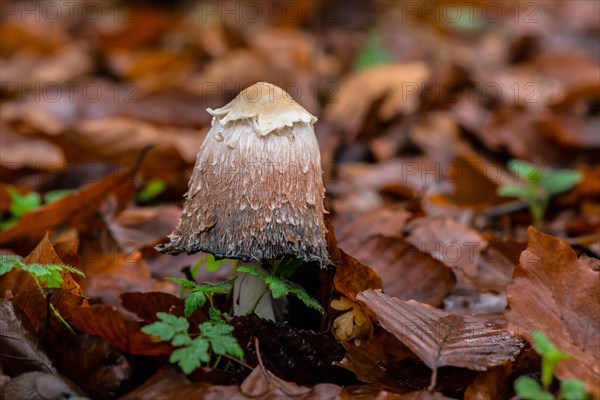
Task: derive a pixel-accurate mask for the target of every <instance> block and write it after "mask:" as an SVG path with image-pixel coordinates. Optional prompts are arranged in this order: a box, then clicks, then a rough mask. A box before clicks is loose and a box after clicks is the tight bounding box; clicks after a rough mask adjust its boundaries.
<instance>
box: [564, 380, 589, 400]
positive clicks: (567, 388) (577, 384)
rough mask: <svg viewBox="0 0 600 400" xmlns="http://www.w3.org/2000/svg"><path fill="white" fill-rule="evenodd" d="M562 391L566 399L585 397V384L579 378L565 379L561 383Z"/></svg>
mask: <svg viewBox="0 0 600 400" xmlns="http://www.w3.org/2000/svg"><path fill="white" fill-rule="evenodd" d="M560 393H561V394H562V396H563V397H564V398H565V400H580V399H585V393H586V392H585V386H584V385H583V382H581V381H578V380H577V379H565V380H564V381H562V382H561V383H560Z"/></svg>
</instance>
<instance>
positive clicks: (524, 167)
mask: <svg viewBox="0 0 600 400" xmlns="http://www.w3.org/2000/svg"><path fill="white" fill-rule="evenodd" d="M508 169H510V171H511V172H512V173H513V174H515V175H516V176H518V177H519V179H521V180H522V181H524V182H527V183H538V182H539V181H540V180H541V179H542V173H541V171H540V169H539V167H538V166H537V165H535V164H533V163H530V162H527V161H523V160H510V161H509V162H508Z"/></svg>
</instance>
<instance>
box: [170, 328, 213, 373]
mask: <svg viewBox="0 0 600 400" xmlns="http://www.w3.org/2000/svg"><path fill="white" fill-rule="evenodd" d="M208 347H209V344H208V341H207V340H206V339H204V338H202V337H197V338H196V339H194V340H192V341H191V342H190V344H189V346H186V347H182V348H180V349H177V350H175V351H174V352H172V353H171V356H170V357H169V362H171V363H177V364H178V365H179V367H180V368H181V370H182V371H183V373H185V374H191V373H192V372H194V370H195V369H196V368H198V367H199V366H200V365H201V364H202V363H207V362H209V361H210V354H209V353H208Z"/></svg>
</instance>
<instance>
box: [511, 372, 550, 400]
mask: <svg viewBox="0 0 600 400" xmlns="http://www.w3.org/2000/svg"><path fill="white" fill-rule="evenodd" d="M515 392H516V393H517V395H518V396H519V397H520V398H522V399H524V400H554V396H552V395H551V394H550V393H548V392H546V391H544V390H543V389H542V388H541V387H540V384H539V383H537V382H536V381H535V380H534V379H532V378H530V377H528V376H520V377H518V378H517V380H516V381H515Z"/></svg>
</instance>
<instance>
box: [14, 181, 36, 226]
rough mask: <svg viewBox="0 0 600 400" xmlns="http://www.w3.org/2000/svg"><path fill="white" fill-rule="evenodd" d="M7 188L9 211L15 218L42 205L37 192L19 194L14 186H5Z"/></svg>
mask: <svg viewBox="0 0 600 400" xmlns="http://www.w3.org/2000/svg"><path fill="white" fill-rule="evenodd" d="M7 190H8V194H9V195H10V200H11V202H10V213H11V214H12V215H13V216H15V217H17V218H20V217H21V216H22V215H23V214H25V213H27V212H29V211H32V210H35V209H36V208H38V207H39V206H41V205H42V198H41V197H40V194H39V193H37V192H29V193H27V194H21V193H19V191H18V190H17V189H15V188H14V186H7Z"/></svg>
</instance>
